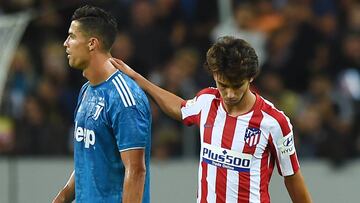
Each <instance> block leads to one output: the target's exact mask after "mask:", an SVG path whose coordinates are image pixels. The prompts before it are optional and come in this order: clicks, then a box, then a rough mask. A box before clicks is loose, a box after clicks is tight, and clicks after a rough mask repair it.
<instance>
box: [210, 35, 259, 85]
mask: <svg viewBox="0 0 360 203" xmlns="http://www.w3.org/2000/svg"><path fill="white" fill-rule="evenodd" d="M205 67H206V68H207V69H208V71H210V73H212V74H219V75H221V76H224V77H225V78H226V79H228V80H229V81H230V82H235V83H236V82H241V81H243V80H244V79H250V78H255V77H256V76H257V75H258V74H259V72H260V68H259V61H258V57H257V55H256V53H255V50H254V48H252V47H251V45H250V44H249V43H247V42H246V41H245V40H242V39H237V38H234V37H230V36H225V37H221V38H219V39H218V41H217V42H216V43H215V44H213V45H212V46H211V47H210V49H209V50H208V52H207V54H206V62H205Z"/></svg>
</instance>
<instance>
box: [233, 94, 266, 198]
mask: <svg viewBox="0 0 360 203" xmlns="http://www.w3.org/2000/svg"><path fill="white" fill-rule="evenodd" d="M262 103H263V101H262V100H261V99H260V97H259V96H258V95H256V102H255V104H254V107H253V109H254V113H253V115H252V116H251V119H250V121H249V126H248V127H249V128H257V129H260V124H261V121H262V119H263V118H264V116H263V114H262V112H261V107H262ZM260 133H261V132H260ZM260 136H261V134H260V135H259V136H258V138H256V139H257V140H256V144H257V143H258V141H259V140H260ZM255 137H256V136H255ZM253 139H254V138H253ZM256 144H254V145H252V146H250V145H249V144H248V143H246V142H245V145H244V149H243V153H246V154H252V155H253V154H254V152H255V150H256ZM238 188H239V189H238V191H239V192H238V193H239V195H238V202H249V197H250V172H248V173H239V187H238Z"/></svg>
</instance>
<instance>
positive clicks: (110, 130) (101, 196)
mask: <svg viewBox="0 0 360 203" xmlns="http://www.w3.org/2000/svg"><path fill="white" fill-rule="evenodd" d="M115 36H116V21H115V19H114V18H113V17H112V16H111V15H109V14H108V13H106V12H105V11H104V10H102V9H100V8H97V7H92V6H84V7H81V8H79V9H77V10H76V11H75V12H74V14H73V16H72V22H71V25H70V28H69V35H68V37H67V39H66V40H65V42H64V46H65V48H66V53H67V54H68V59H69V65H70V66H71V67H72V68H75V69H79V70H81V71H82V72H83V75H84V77H86V79H87V80H88V82H87V83H85V84H84V85H83V87H82V88H81V90H80V94H79V97H78V103H77V107H76V110H75V116H74V119H75V122H74V123H75V130H74V162H75V164H74V165H75V167H74V168H75V169H74V172H73V173H72V175H71V176H70V179H69V181H68V182H67V184H66V185H65V187H64V188H63V189H62V190H60V192H59V193H58V195H57V196H56V197H55V198H54V200H53V202H54V203H60V202H72V201H73V200H74V199H75V201H76V202H78V203H92V202H93V203H104V202H111V203H112V202H118V203H120V202H122V203H149V202H150V189H149V188H150V183H149V181H150V174H149V161H150V145H151V144H150V139H151V134H150V133H151V111H150V105H149V102H148V99H147V97H146V95H145V93H144V91H143V90H142V89H141V88H140V87H139V86H138V85H137V84H136V83H135V81H134V80H132V79H131V78H129V77H128V76H127V75H125V74H123V73H121V71H118V70H117V69H116V68H115V67H114V66H113V65H112V64H111V62H110V61H109V59H110V58H111V55H110V49H111V46H112V44H113V42H114V40H115Z"/></svg>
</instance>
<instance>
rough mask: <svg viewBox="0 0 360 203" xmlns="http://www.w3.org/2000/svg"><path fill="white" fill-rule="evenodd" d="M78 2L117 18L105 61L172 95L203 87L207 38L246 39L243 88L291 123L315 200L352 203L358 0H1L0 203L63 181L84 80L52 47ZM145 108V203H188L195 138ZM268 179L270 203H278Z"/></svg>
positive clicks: (358, 96) (49, 192)
mask: <svg viewBox="0 0 360 203" xmlns="http://www.w3.org/2000/svg"><path fill="white" fill-rule="evenodd" d="M87 3H90V4H93V5H97V6H100V7H102V8H104V9H106V10H108V11H110V12H111V13H112V14H113V15H114V16H115V17H116V19H117V20H118V25H119V33H118V36H117V40H116V42H115V44H114V47H113V50H112V54H113V56H115V57H118V58H121V59H123V60H124V61H125V62H126V63H128V64H129V65H130V66H131V67H133V68H134V69H135V70H137V71H138V72H140V73H141V74H143V75H144V76H146V77H147V78H149V79H150V80H152V81H153V82H155V83H157V84H159V85H161V86H162V87H164V88H165V89H168V90H170V91H172V92H175V93H177V94H179V95H181V96H182V97H183V98H191V97H192V96H194V94H195V93H196V92H197V91H199V90H200V89H201V88H204V87H207V86H213V85H214V84H213V83H212V79H211V78H210V76H209V75H208V74H207V73H206V71H204V70H203V67H202V64H203V63H204V57H205V53H206V50H207V49H208V48H209V46H210V45H211V43H212V42H214V40H216V38H218V37H219V36H222V35H234V36H236V37H240V38H243V39H245V40H247V41H248V42H250V43H251V44H252V45H253V46H254V48H255V49H256V51H257V53H258V54H259V58H260V63H261V69H262V73H261V74H260V76H259V77H258V78H257V79H256V81H255V83H254V85H253V88H254V90H256V91H258V92H260V94H262V95H263V96H264V97H265V98H267V99H269V100H270V101H272V102H273V103H274V104H275V105H276V106H277V107H278V108H279V109H282V110H284V111H285V113H286V114H287V115H288V116H289V117H290V119H291V121H292V124H293V126H294V131H295V136H296V138H295V139H296V145H297V152H298V156H299V158H300V161H301V166H302V168H303V173H304V174H305V179H306V181H307V184H308V186H309V189H310V191H311V193H312V196H313V197H314V202H356V201H357V200H358V198H357V197H356V195H357V191H358V188H360V180H359V179H360V172H359V171H360V161H359V160H360V159H359V156H360V127H359V117H360V103H359V101H360V2H359V1H357V0H252V1H246V0H233V1H231V0H149V1H145V0H134V1H132V0H98V1H84V0H81V1H80V0H59V1H51V0H0V42H1V44H2V47H1V51H0V55H1V56H0V79H1V80H0V93H1V94H0V95H1V96H0V100H1V102H0V104H1V105H0V202H1V203H2V202H4V203H7V202H10V203H17V202H49V201H50V200H51V198H52V197H53V196H54V195H55V193H56V192H57V190H58V189H59V188H60V187H61V186H62V185H63V184H64V183H65V182H66V180H67V178H68V175H69V174H70V171H71V168H72V131H73V129H72V128H73V126H72V122H73V110H74V107H75V102H76V98H77V94H78V91H79V89H80V87H81V85H82V84H83V83H84V82H85V79H84V78H83V77H82V75H81V72H78V71H75V70H72V69H70V68H69V66H68V63H67V58H66V55H65V50H64V47H63V46H62V44H63V41H64V40H65V38H66V36H67V30H68V27H69V25H70V18H71V15H72V13H73V11H74V10H75V9H76V8H77V7H79V6H80V5H84V4H87ZM11 22H14V23H13V24H11ZM15 22H17V23H15ZM17 39H19V40H17ZM152 109H153V143H152V144H153V145H152V147H153V148H152V169H153V170H152V175H153V176H152V191H153V193H152V199H153V202H159V203H163V202H164V203H165V202H194V200H195V196H196V189H195V188H196V187H195V185H196V175H197V169H196V166H197V165H196V161H197V156H198V149H199V146H198V145H199V141H198V136H197V130H196V129H194V128H187V127H183V126H182V125H180V124H179V123H176V122H174V121H172V120H170V119H168V118H166V117H165V116H164V115H163V114H162V113H161V112H160V110H159V109H158V108H157V107H156V106H154V105H153V107H152ZM274 176H275V177H274V180H273V181H272V184H271V185H272V188H271V192H272V193H271V196H272V200H273V202H280V203H281V202H289V199H288V197H287V194H286V192H285V186H284V185H283V183H282V181H281V179H280V178H279V177H277V176H278V175H277V172H276V171H274ZM177 184H179V186H178V185H177Z"/></svg>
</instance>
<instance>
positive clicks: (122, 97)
mask: <svg viewBox="0 0 360 203" xmlns="http://www.w3.org/2000/svg"><path fill="white" fill-rule="evenodd" d="M111 82H112V83H114V85H115V87H116V90H117V91H118V93H119V94H120V97H121V100H122V102H123V104H124V106H125V107H128V106H129V105H128V104H127V102H126V100H125V98H124V95H123V93H122V91H121V90H120V88H119V85H118V84H117V82H116V80H115V79H112V80H111Z"/></svg>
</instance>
